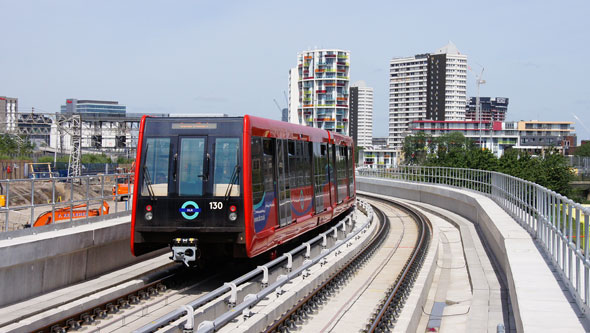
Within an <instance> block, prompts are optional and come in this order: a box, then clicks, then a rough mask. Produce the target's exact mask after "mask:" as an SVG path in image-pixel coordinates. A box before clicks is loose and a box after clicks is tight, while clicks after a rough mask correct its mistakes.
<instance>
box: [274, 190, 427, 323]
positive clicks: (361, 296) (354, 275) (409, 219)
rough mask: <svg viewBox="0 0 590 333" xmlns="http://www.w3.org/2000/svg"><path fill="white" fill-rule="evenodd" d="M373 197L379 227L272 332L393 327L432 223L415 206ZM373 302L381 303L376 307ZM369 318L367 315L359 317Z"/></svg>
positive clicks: (420, 257) (422, 257)
mask: <svg viewBox="0 0 590 333" xmlns="http://www.w3.org/2000/svg"><path fill="white" fill-rule="evenodd" d="M367 198H368V197H367ZM370 199H371V201H370V203H371V205H372V207H373V210H374V212H375V214H376V215H377V216H378V217H379V221H380V227H379V232H378V233H376V234H375V235H374V237H373V238H372V239H371V241H370V242H369V244H368V245H366V246H365V248H364V250H363V251H361V252H359V253H358V254H357V256H356V257H355V259H354V260H353V261H351V262H350V263H349V264H348V265H346V266H344V267H343V268H342V269H341V270H340V271H339V272H338V273H337V274H335V275H334V276H333V277H332V278H330V279H329V280H328V281H326V282H325V283H323V284H322V285H321V286H319V287H318V288H317V289H316V290H315V291H314V292H313V293H311V294H309V295H308V296H307V297H305V298H304V299H303V300H301V301H300V302H299V304H298V305H297V306H296V307H295V308H293V309H291V310H290V311H288V312H286V313H285V314H284V315H283V316H281V318H280V319H278V320H277V321H275V322H274V323H273V324H272V325H271V326H269V327H268V329H267V332H284V331H288V330H291V329H293V328H295V327H296V326H299V325H300V326H302V330H303V331H315V332H330V331H333V332H338V331H343V330H345V331H355V330H358V329H359V328H360V329H361V330H364V331H366V332H384V331H388V330H389V329H390V328H391V327H392V326H393V324H394V322H395V319H396V316H397V315H398V314H399V312H400V310H401V307H402V306H403V304H404V301H405V299H406V297H407V296H408V294H409V292H410V290H411V287H412V285H413V282H414V280H415V278H416V276H417V273H418V272H419V269H420V267H421V265H422V262H423V259H424V256H425V254H426V250H427V249H428V245H429V241H430V238H431V228H432V227H431V224H430V222H429V221H428V220H427V219H426V218H425V217H424V216H423V215H422V214H421V213H420V212H418V211H417V210H416V209H414V208H412V207H410V206H407V205H405V204H402V203H400V202H396V201H389V200H383V199H377V198H370ZM391 218H393V219H395V220H396V221H395V222H392V221H391ZM395 274H397V275H395ZM386 284H387V287H382V286H384V285H386ZM380 289H384V290H382V292H383V296H382V297H381V298H380V297H375V292H377V291H378V290H380ZM370 304H374V305H376V307H375V308H374V310H373V312H371V311H370V309H371V307H370V306H369V305H370ZM363 317H364V318H366V319H365V320H359V319H360V318H363ZM363 321H364V322H365V323H366V324H363V323H361V322H363Z"/></svg>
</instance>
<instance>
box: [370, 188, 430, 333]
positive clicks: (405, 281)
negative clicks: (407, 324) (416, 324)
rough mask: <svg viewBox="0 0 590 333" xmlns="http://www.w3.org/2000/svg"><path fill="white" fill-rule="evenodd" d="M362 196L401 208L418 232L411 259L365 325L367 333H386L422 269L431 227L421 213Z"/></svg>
mask: <svg viewBox="0 0 590 333" xmlns="http://www.w3.org/2000/svg"><path fill="white" fill-rule="evenodd" d="M364 196H365V197H370V198H372V199H373V200H378V201H383V202H385V203H387V204H389V205H395V206H396V207H398V208H401V209H402V210H404V211H405V212H406V213H408V215H410V216H412V217H413V219H414V221H415V222H416V224H417V226H418V231H419V235H418V239H417V240H416V245H415V246H414V250H412V255H411V257H410V258H409V259H408V260H407V261H406V264H405V265H404V268H403V270H402V272H401V273H400V274H399V275H398V277H397V279H396V280H395V283H394V285H393V286H392V287H391V288H390V289H389V290H390V292H389V295H387V297H386V299H385V301H384V302H382V306H381V307H380V309H379V311H378V312H377V313H376V315H375V316H374V317H375V319H374V320H373V321H372V322H371V323H370V324H369V325H367V326H368V327H367V330H366V331H367V332H386V331H388V330H389V327H390V326H392V324H393V322H394V320H395V319H396V318H397V316H398V314H399V312H400V311H401V308H402V307H403V302H404V301H405V297H407V295H408V294H409V292H410V290H411V288H412V286H413V283H414V281H415V279H416V276H417V275H418V272H419V270H420V267H422V263H423V261H424V258H425V255H426V252H427V251H428V245H429V243H430V237H431V234H432V230H431V228H432V226H431V224H430V221H428V219H427V218H426V217H425V216H424V215H423V214H422V213H420V212H419V211H418V210H417V209H415V208H413V207H410V206H408V205H406V204H403V203H400V202H397V201H393V200H387V199H384V198H380V197H374V196H369V195H364Z"/></svg>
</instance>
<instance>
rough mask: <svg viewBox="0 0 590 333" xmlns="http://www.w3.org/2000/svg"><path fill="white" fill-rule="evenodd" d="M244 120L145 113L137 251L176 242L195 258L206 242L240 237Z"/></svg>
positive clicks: (139, 170) (136, 208) (138, 177)
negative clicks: (174, 116) (163, 116)
mask: <svg viewBox="0 0 590 333" xmlns="http://www.w3.org/2000/svg"><path fill="white" fill-rule="evenodd" d="M242 119H243V118H242V117H239V118H238V117H236V118H227V117H211V118H188V117H187V118H173V119H172V118H151V117H144V118H143V119H142V124H141V129H143V131H141V132H140V140H139V142H140V144H139V146H138V157H137V159H136V160H137V162H136V172H135V175H136V181H135V192H134V193H136V194H137V195H136V196H135V198H134V206H133V217H132V219H133V222H132V223H133V234H132V239H133V241H132V247H133V252H134V254H135V255H140V254H143V253H146V252H149V251H152V250H154V249H155V248H158V247H161V244H168V243H170V242H173V243H174V242H177V243H179V244H177V245H178V246H180V247H181V248H182V249H183V251H182V253H181V252H177V253H174V254H173V255H175V256H177V258H174V259H175V260H179V261H185V260H195V259H196V258H197V257H198V255H199V253H198V252H199V248H200V247H201V245H202V246H207V245H208V244H233V243H234V242H236V241H239V239H238V238H239V235H240V233H242V232H243V231H244V214H243V211H244V208H243V205H242V202H243V200H242V194H243V192H244V191H243V182H242V172H241V170H242V163H243V161H242V149H241V147H242V144H241V140H242V137H241V133H242V126H243V121H242ZM242 237H243V236H242ZM197 240H198V242H200V243H201V244H198V246H199V247H197V244H196V242H197ZM183 256H187V257H188V258H183Z"/></svg>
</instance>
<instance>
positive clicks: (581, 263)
mask: <svg viewBox="0 0 590 333" xmlns="http://www.w3.org/2000/svg"><path fill="white" fill-rule="evenodd" d="M357 170H358V173H359V175H360V176H366V177H377V178H386V179H395V180H401V181H409V182H420V183H428V184H441V185H448V186H454V187H459V188H465V189H469V190H474V191H477V192H480V193H483V194H485V195H487V196H488V197H490V198H491V199H492V200H493V201H495V202H496V203H497V204H498V205H499V206H500V207H502V208H503V209H504V210H505V211H506V212H507V213H508V214H509V215H510V216H512V218H514V219H515V220H516V221H517V222H518V223H520V224H521V225H522V226H523V227H524V228H525V229H526V230H527V231H528V232H529V233H530V234H531V235H532V236H533V238H534V239H536V241H537V242H538V244H539V245H540V247H541V248H542V249H543V251H544V252H545V254H546V256H547V257H548V258H549V259H550V260H551V262H552V263H553V265H554V266H555V268H557V272H558V273H559V275H560V276H561V278H562V280H563V281H564V283H565V284H566V285H567V287H568V288H569V290H570V292H571V293H572V295H574V298H575V299H576V303H577V304H578V305H579V306H580V308H581V309H582V310H583V311H584V312H585V313H586V315H589V314H590V260H589V259H588V252H589V249H590V247H589V243H588V242H589V239H588V237H589V228H588V227H586V224H587V223H589V222H590V220H589V219H588V216H589V215H590V209H588V208H586V207H583V206H582V205H580V204H578V203H576V202H574V201H573V200H571V199H569V198H567V197H565V196H563V195H561V194H559V193H556V192H554V191H551V190H549V189H547V188H545V187H543V186H541V185H538V184H535V183H532V182H529V181H526V180H523V179H520V178H516V177H513V176H509V175H506V174H503V173H499V172H494V171H485V170H474V169H462V168H447V167H425V166H400V167H398V168H395V169H386V170H384V169H365V168H359V169H357Z"/></svg>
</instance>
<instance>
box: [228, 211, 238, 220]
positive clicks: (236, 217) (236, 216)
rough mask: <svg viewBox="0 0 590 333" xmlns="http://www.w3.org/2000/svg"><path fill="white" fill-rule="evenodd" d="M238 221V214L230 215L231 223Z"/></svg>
mask: <svg viewBox="0 0 590 333" xmlns="http://www.w3.org/2000/svg"><path fill="white" fill-rule="evenodd" d="M237 219H238V213H236V212H231V213H229V220H230V221H235V220H237Z"/></svg>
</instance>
